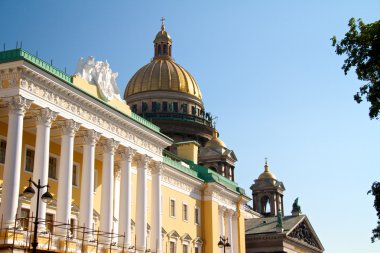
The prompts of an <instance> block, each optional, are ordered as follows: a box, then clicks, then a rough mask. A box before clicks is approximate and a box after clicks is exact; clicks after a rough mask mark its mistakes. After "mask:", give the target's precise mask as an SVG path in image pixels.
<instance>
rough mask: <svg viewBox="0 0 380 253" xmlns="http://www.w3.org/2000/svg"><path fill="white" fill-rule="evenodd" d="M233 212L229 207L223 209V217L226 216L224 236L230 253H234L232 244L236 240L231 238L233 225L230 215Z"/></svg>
mask: <svg viewBox="0 0 380 253" xmlns="http://www.w3.org/2000/svg"><path fill="white" fill-rule="evenodd" d="M234 213H235V212H234V211H233V210H231V209H227V210H226V211H225V217H226V237H227V238H228V241H229V243H230V245H231V248H230V253H235V251H234V244H235V243H236V241H235V240H234V238H233V226H232V216H233V214H234ZM236 253H237V252H236Z"/></svg>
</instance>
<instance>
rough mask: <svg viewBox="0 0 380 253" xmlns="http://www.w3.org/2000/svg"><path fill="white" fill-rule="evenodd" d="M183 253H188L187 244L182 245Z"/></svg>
mask: <svg viewBox="0 0 380 253" xmlns="http://www.w3.org/2000/svg"><path fill="white" fill-rule="evenodd" d="M182 252H183V253H188V245H186V244H184V245H182Z"/></svg>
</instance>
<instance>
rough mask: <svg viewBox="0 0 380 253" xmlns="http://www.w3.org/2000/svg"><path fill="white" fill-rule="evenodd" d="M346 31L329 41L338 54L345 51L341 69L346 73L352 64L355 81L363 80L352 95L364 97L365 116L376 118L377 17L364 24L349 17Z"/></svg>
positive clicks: (379, 91)
mask: <svg viewBox="0 0 380 253" xmlns="http://www.w3.org/2000/svg"><path fill="white" fill-rule="evenodd" d="M348 26H349V30H348V32H347V33H346V34H345V36H344V38H343V39H342V40H341V41H337V39H336V37H335V36H334V37H333V38H332V39H331V40H332V42H333V46H334V47H335V52H336V53H337V54H338V55H342V54H347V58H346V59H345V60H344V64H343V66H342V69H343V70H344V73H345V74H346V75H347V72H348V71H349V70H350V69H351V68H353V67H355V68H356V69H355V72H356V75H357V77H358V79H359V80H362V81H366V83H365V84H364V85H362V86H361V87H360V88H359V91H358V92H357V93H356V94H355V95H354V99H355V101H356V102H358V103H360V102H362V101H363V98H365V99H366V100H367V101H368V102H369V103H370V108H369V117H370V118H371V119H374V118H375V119H379V112H380V20H379V21H376V22H373V23H370V24H364V22H363V21H362V20H361V19H358V20H357V21H356V20H355V19H354V18H351V19H350V21H349V23H348Z"/></svg>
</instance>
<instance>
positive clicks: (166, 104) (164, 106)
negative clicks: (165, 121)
mask: <svg viewBox="0 0 380 253" xmlns="http://www.w3.org/2000/svg"><path fill="white" fill-rule="evenodd" d="M162 111H163V112H167V111H168V102H166V101H164V102H162Z"/></svg>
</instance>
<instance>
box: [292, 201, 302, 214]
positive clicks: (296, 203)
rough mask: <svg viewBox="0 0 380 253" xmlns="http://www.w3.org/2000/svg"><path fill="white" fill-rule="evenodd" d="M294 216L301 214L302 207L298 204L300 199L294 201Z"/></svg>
mask: <svg viewBox="0 0 380 253" xmlns="http://www.w3.org/2000/svg"><path fill="white" fill-rule="evenodd" d="M292 214H293V215H300V214H301V206H300V205H299V204H298V198H296V199H295V200H294V203H293V209H292Z"/></svg>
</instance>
